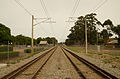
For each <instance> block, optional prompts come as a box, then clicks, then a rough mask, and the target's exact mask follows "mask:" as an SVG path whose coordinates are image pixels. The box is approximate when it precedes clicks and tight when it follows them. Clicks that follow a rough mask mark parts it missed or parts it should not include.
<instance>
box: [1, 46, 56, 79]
mask: <svg viewBox="0 0 120 79" xmlns="http://www.w3.org/2000/svg"><path fill="white" fill-rule="evenodd" d="M56 48H57V47H54V48H52V49H50V50H48V51H47V52H45V53H43V54H42V55H40V56H38V57H37V58H35V59H33V60H31V61H29V62H28V63H26V64H24V65H23V66H21V67H19V68H17V69H16V70H14V71H12V72H10V73H8V74H7V75H5V76H3V77H2V78H1V79H14V77H15V76H17V75H19V73H20V72H22V71H24V70H25V69H27V68H28V67H29V66H31V65H32V64H34V63H35V62H36V61H38V60H39V59H41V58H43V57H44V56H45V55H46V54H48V53H49V52H50V51H52V50H56Z"/></svg>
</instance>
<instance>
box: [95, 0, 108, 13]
mask: <svg viewBox="0 0 120 79" xmlns="http://www.w3.org/2000/svg"><path fill="white" fill-rule="evenodd" d="M107 1H108V0H104V1H103V2H101V3H99V4H98V5H97V6H96V7H95V8H94V9H93V12H95V11H97V10H98V9H99V8H101V7H102V6H103V5H104V4H105V3H106V2H107Z"/></svg>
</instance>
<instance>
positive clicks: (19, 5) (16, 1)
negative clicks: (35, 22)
mask: <svg viewBox="0 0 120 79" xmlns="http://www.w3.org/2000/svg"><path fill="white" fill-rule="evenodd" d="M14 1H15V2H16V3H17V4H18V5H19V6H20V7H22V8H23V9H24V10H25V11H26V12H27V13H28V14H29V15H31V16H32V14H31V13H30V12H29V11H28V10H27V9H26V8H25V7H24V6H23V5H22V4H21V3H20V2H19V1H17V0H14Z"/></svg>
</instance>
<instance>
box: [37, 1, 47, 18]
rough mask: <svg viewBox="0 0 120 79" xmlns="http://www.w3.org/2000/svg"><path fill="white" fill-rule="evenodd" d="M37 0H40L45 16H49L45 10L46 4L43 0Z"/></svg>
mask: <svg viewBox="0 0 120 79" xmlns="http://www.w3.org/2000/svg"><path fill="white" fill-rule="evenodd" d="M39 1H40V3H41V5H42V7H43V10H44V12H45V14H46V16H47V17H49V13H48V11H47V8H46V5H45V3H44V1H43V0H39Z"/></svg>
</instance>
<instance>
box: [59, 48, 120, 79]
mask: <svg viewBox="0 0 120 79" xmlns="http://www.w3.org/2000/svg"><path fill="white" fill-rule="evenodd" d="M61 48H62V51H63V52H64V54H65V55H66V57H67V58H68V59H69V61H70V62H71V64H72V65H73V67H74V68H75V70H76V71H77V73H78V74H79V76H80V77H82V79H118V78H117V77H115V76H113V75H111V74H110V73H108V72H106V71H104V70H102V69H100V68H99V67H97V66H96V65H94V64H92V63H90V62H88V61H87V60H85V59H83V58H81V57H79V56H78V55H76V54H74V53H73V52H71V51H70V50H68V49H66V48H63V47H61Z"/></svg>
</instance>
